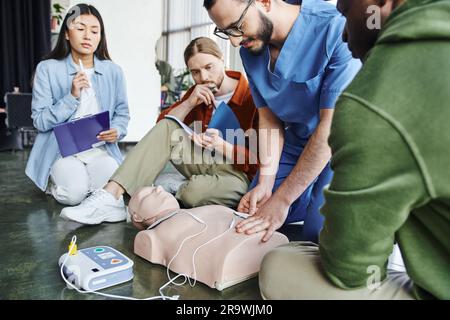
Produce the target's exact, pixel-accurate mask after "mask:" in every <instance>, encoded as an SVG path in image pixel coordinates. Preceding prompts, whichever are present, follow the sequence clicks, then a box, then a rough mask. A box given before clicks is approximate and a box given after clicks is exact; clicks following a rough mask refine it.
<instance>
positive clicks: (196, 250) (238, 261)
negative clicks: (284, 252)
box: [129, 192, 288, 290]
mask: <svg viewBox="0 0 450 320" xmlns="http://www.w3.org/2000/svg"><path fill="white" fill-rule="evenodd" d="M133 198H134V199H133ZM133 198H132V199H131V201H130V205H129V210H131V211H132V212H137V213H139V212H143V211H145V210H146V208H145V207H144V206H145V196H142V192H141V193H139V192H138V193H137V194H136V195H135V196H134V197H133ZM143 200H144V201H143ZM165 218H167V219H165ZM242 219H243V218H241V217H239V216H237V215H236V214H235V211H234V210H232V209H230V208H227V207H224V206H203V207H198V208H193V209H179V210H174V211H172V212H171V213H168V214H165V215H164V216H163V217H162V219H158V220H159V223H158V224H157V225H156V226H154V227H151V229H149V230H144V231H141V232H140V233H138V235H137V236H136V238H135V243H134V252H135V253H136V254H137V255H139V256H141V257H142V258H144V259H146V260H148V261H150V262H152V263H156V264H160V265H164V266H166V267H167V266H169V267H170V270H172V271H174V272H176V273H182V274H186V275H187V276H189V277H190V278H192V279H196V280H198V281H200V282H202V283H205V284H207V285H208V286H210V287H212V288H217V289H219V290H222V289H224V288H227V287H229V286H231V285H234V284H236V283H239V282H241V281H244V280H246V279H249V278H251V277H253V276H255V275H256V274H257V273H258V271H259V267H260V264H261V261H262V259H263V257H264V255H265V254H266V253H267V252H268V251H270V250H271V249H274V248H275V247H277V246H280V245H282V244H285V243H288V239H287V238H286V236H284V235H282V234H281V233H278V232H275V234H274V235H273V237H272V238H271V239H270V240H269V241H268V242H265V243H263V242H262V241H261V239H262V237H263V235H264V233H263V232H261V233H256V234H253V235H245V234H239V233H237V232H236V231H235V226H236V224H237V223H239V222H240V221H241V220H242ZM169 264H170V265H169Z"/></svg>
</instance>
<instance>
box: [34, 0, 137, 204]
mask: <svg viewBox="0 0 450 320" xmlns="http://www.w3.org/2000/svg"><path fill="white" fill-rule="evenodd" d="M83 66H84V68H83ZM82 70H84V71H82ZM103 111H109V114H110V128H111V129H110V130H108V131H105V132H102V133H100V134H99V136H98V137H97V138H98V140H99V141H104V142H105V143H106V144H105V145H104V146H102V147H100V148H95V149H91V150H88V151H85V152H82V153H78V154H76V155H73V156H69V157H65V158H63V157H62V156H61V154H60V151H59V147H58V144H57V141H56V137H55V134H54V131H53V129H54V127H55V126H57V125H59V124H62V123H65V122H67V121H70V120H73V119H76V118H80V117H83V116H86V115H88V114H96V113H100V112H103ZM32 118H33V121H34V126H35V127H36V129H37V130H38V131H39V133H38V136H37V138H36V141H35V144H34V146H33V149H32V151H31V154H30V158H29V160H28V164H27V168H26V174H27V176H28V177H30V179H31V180H33V182H34V183H35V184H36V185H37V186H38V187H39V188H40V189H41V190H42V191H45V192H46V193H47V194H51V195H52V196H53V197H54V198H55V199H56V200H57V201H58V202H60V203H62V204H65V205H77V204H78V203H80V202H81V201H82V200H84V199H85V198H86V197H87V196H88V195H89V194H90V193H91V192H92V191H93V190H96V189H98V188H101V187H103V185H104V184H106V182H107V181H108V179H109V178H110V177H111V175H112V174H113V173H114V171H115V170H116V169H117V168H118V166H119V165H120V163H121V162H122V155H121V152H120V150H119V147H118V144H117V142H118V141H119V140H121V139H123V138H124V137H125V135H126V133H127V126H128V122H129V110H128V99H127V94H126V84H125V78H124V74H123V72H122V69H121V68H120V67H119V66H118V65H116V64H114V63H113V62H112V61H111V58H110V56H109V53H108V48H107V44H106V37H105V28H104V25H103V20H102V17H101V15H100V13H99V12H98V11H97V10H96V9H95V8H94V7H93V6H90V5H86V4H79V5H76V6H74V7H73V8H71V9H70V10H69V12H68V14H67V16H66V17H65V19H64V22H63V24H62V27H61V32H60V34H59V38H58V42H57V44H56V47H55V49H54V50H53V51H52V52H51V53H50V54H49V55H48V56H47V57H46V58H45V59H44V60H43V61H42V62H40V63H39V65H38V66H37V68H36V73H35V77H34V80H33V101H32Z"/></svg>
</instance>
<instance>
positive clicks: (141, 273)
mask: <svg viewBox="0 0 450 320" xmlns="http://www.w3.org/2000/svg"><path fill="white" fill-rule="evenodd" d="M28 153H29V152H28V151H25V152H16V153H12V152H0V172H1V175H0V188H1V189H0V245H1V246H0V270H1V271H0V299H52V300H53V299H71V300H72V299H89V300H91V299H104V298H102V297H99V296H96V295H81V294H78V293H76V292H74V291H73V290H69V289H67V288H66V286H65V284H64V282H63V280H62V279H61V278H60V275H59V269H58V266H57V262H58V259H59V257H60V256H61V255H62V254H63V253H64V252H65V251H66V250H67V246H68V244H69V242H70V239H71V237H72V236H73V235H74V234H76V235H77V237H78V247H79V248H87V247H91V246H97V245H107V246H111V247H114V248H116V249H118V250H119V251H121V252H123V253H124V254H125V255H127V256H128V257H130V258H131V259H132V260H133V261H134V263H135V265H134V279H133V280H132V281H130V282H128V283H126V284H123V285H119V286H117V287H113V288H110V289H106V290H104V291H103V292H105V293H110V294H118V295H126V296H134V297H136V298H145V297H148V296H153V295H157V294H158V289H159V287H160V286H161V285H162V284H164V283H165V282H166V281H167V277H166V273H165V269H164V268H163V267H161V266H157V265H152V264H151V263H149V262H147V261H145V260H143V259H141V258H139V257H137V256H136V255H134V254H133V240H134V237H135V235H136V230H135V229H134V228H133V227H132V226H131V225H130V224H127V223H125V222H122V223H115V224H102V225H99V226H83V225H81V224H78V223H75V222H68V221H65V220H62V219H61V218H59V212H60V210H61V209H62V206H61V205H59V204H58V203H56V201H55V200H53V199H52V198H51V197H49V196H46V195H45V194H44V193H43V192H41V191H40V190H38V189H37V188H36V187H35V186H34V185H33V183H32V182H31V181H30V180H29V179H28V178H27V177H26V176H25V174H24V171H25V165H26V161H27V156H28ZM166 294H170V295H173V294H179V295H181V298H182V299H186V300H189V299H217V300H220V299H260V295H259V291H258V282H257V278H254V279H251V280H248V281H246V282H244V283H242V284H239V285H236V286H234V287H231V288H229V289H227V290H224V291H223V292H219V291H217V290H213V289H210V288H208V287H207V286H205V285H203V284H201V283H197V285H196V286H195V287H194V288H191V287H189V286H188V285H185V286H183V287H175V286H171V287H169V288H168V290H167V291H166Z"/></svg>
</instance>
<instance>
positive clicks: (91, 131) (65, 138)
mask: <svg viewBox="0 0 450 320" xmlns="http://www.w3.org/2000/svg"><path fill="white" fill-rule="evenodd" d="M109 129H110V124H109V111H104V112H101V113H98V114H94V115H92V116H87V117H84V118H81V119H78V120H73V121H69V122H66V123H63V124H60V125H58V126H56V127H55V128H54V129H53V131H54V132H55V136H56V141H57V142H58V146H59V151H60V153H61V156H62V157H64V158H65V157H68V156H71V155H74V154H77V153H80V152H83V151H86V150H89V149H92V148H95V147H98V146H100V145H103V144H105V143H104V142H103V141H99V140H98V139H97V136H98V134H99V133H100V132H102V131H107V130H109Z"/></svg>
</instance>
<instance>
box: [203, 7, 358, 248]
mask: <svg viewBox="0 0 450 320" xmlns="http://www.w3.org/2000/svg"><path fill="white" fill-rule="evenodd" d="M204 6H205V8H206V9H207V10H208V14H209V16H210V17H211V19H212V20H213V21H214V23H215V24H216V26H217V27H216V30H215V35H217V36H219V37H221V38H224V39H229V40H230V41H231V43H232V45H233V46H235V47H238V46H240V47H241V51H240V52H241V57H242V61H243V64H244V68H245V70H246V72H247V76H248V78H249V82H250V86H251V92H252V95H253V100H254V102H255V104H256V106H257V107H258V111H259V129H260V130H259V150H258V154H259V160H260V162H261V169H260V172H259V174H258V176H257V177H256V178H255V180H254V181H253V183H252V185H251V187H250V189H251V190H250V191H249V192H248V193H247V194H246V195H245V196H244V197H243V198H242V200H241V202H240V204H239V208H238V210H239V211H241V212H247V213H249V214H250V215H252V217H250V218H249V219H246V220H244V221H243V222H241V223H239V224H238V225H237V226H236V230H237V232H245V233H247V234H252V233H255V232H261V231H265V234H264V237H263V241H267V240H268V239H270V237H271V236H272V234H273V232H274V231H275V230H277V229H279V228H280V227H281V226H282V225H283V224H287V223H292V222H298V221H303V222H304V227H303V232H302V235H301V237H300V240H304V241H314V242H317V240H318V234H319V231H320V229H321V228H322V223H323V217H322V215H321V214H320V212H319V209H320V207H321V206H322V205H323V202H324V198H323V189H324V188H325V187H326V186H327V185H328V184H329V183H330V181H331V179H332V176H333V173H332V170H331V168H330V159H331V150H330V147H329V146H328V136H329V133H330V128H331V122H332V118H333V112H334V106H335V102H336V100H337V98H338V97H339V95H340V94H341V93H342V91H343V90H344V89H345V88H346V87H347V86H348V85H349V84H350V82H351V81H352V79H353V78H354V76H355V75H356V73H357V72H358V71H359V69H360V67H361V64H360V62H359V61H358V60H355V59H353V58H352V55H351V53H350V51H349V49H348V47H347V44H345V43H344V42H343V40H342V33H343V30H344V26H345V19H344V17H342V16H341V14H340V13H339V12H338V11H337V10H336V7H335V6H334V5H333V4H330V3H328V2H326V1H322V0H303V1H302V2H301V4H300V5H292V4H288V3H286V2H284V1H281V0H205V1H204ZM349 130H350V128H349ZM277 133H278V135H277Z"/></svg>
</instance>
